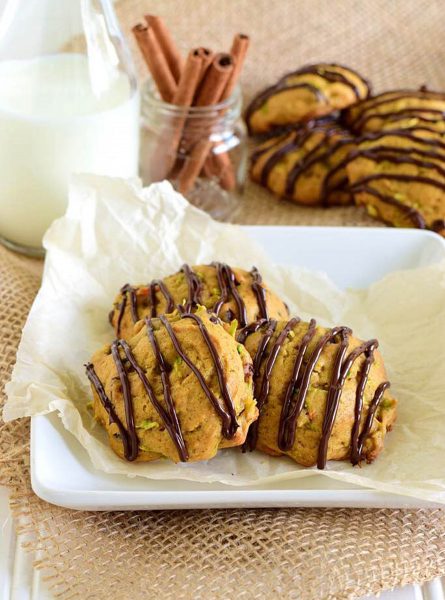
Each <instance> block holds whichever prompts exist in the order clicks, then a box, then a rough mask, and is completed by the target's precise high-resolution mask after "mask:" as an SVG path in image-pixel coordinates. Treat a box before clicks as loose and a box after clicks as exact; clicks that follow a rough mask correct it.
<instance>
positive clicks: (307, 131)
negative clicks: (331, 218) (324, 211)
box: [250, 121, 355, 206]
mask: <svg viewBox="0 0 445 600" xmlns="http://www.w3.org/2000/svg"><path fill="white" fill-rule="evenodd" d="M354 148H355V143H354V140H353V139H352V138H351V136H350V134H349V133H348V132H346V131H345V130H343V129H342V128H340V127H339V126H338V125H336V124H335V123H334V122H332V121H330V122H324V123H319V122H316V121H313V122H311V123H309V124H308V125H306V126H303V127H300V128H299V129H297V130H294V131H291V132H288V133H285V134H282V135H279V136H276V137H275V138H273V139H268V140H267V141H265V142H264V143H263V144H261V145H260V146H259V147H258V148H257V149H256V150H255V152H254V153H253V155H252V159H251V169H250V175H251V178H252V179H253V181H256V182H258V183H259V184H261V185H262V186H264V187H266V188H268V189H269V190H270V191H271V192H273V193H274V194H276V195H277V196H280V197H284V198H287V199H288V200H292V201H293V202H297V203H300V204H305V205H324V206H330V205H335V204H337V205H338V204H350V203H352V196H351V194H350V193H349V192H348V191H347V190H346V189H345V184H347V182H348V179H347V176H346V171H345V169H344V168H342V167H341V164H342V162H343V161H344V159H345V157H346V156H347V155H348V154H349V152H350V151H351V150H352V149H354Z"/></svg>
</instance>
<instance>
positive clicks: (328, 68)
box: [245, 63, 370, 133]
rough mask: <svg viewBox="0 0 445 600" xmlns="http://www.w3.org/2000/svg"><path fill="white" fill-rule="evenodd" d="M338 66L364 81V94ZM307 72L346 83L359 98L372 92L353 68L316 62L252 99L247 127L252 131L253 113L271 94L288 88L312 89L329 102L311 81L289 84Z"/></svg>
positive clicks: (246, 117) (320, 97)
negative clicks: (294, 78)
mask: <svg viewBox="0 0 445 600" xmlns="http://www.w3.org/2000/svg"><path fill="white" fill-rule="evenodd" d="M338 68H342V69H345V70H346V71H347V72H350V73H351V74H353V75H355V76H356V77H358V78H359V79H360V80H361V81H362V83H363V84H364V85H365V86H366V93H365V94H364V95H363V96H362V95H361V94H360V91H359V89H358V88H357V86H356V85H355V84H354V82H353V81H352V80H350V79H348V77H347V76H346V75H345V74H343V73H340V72H338V71H337V70H336V69H338ZM306 74H313V75H317V76H318V77H322V78H323V79H325V80H326V81H330V82H332V83H342V84H344V85H346V86H347V87H349V88H350V89H352V91H353V92H354V95H355V97H356V98H357V100H360V99H361V98H363V97H364V98H366V97H367V96H368V95H369V92H370V85H369V82H368V81H367V80H366V79H364V78H363V77H362V76H361V75H359V74H358V73H357V72H356V71H354V70H353V69H350V68H349V67H345V66H343V65H339V64H334V63H332V64H315V65H307V66H304V67H301V68H300V69H297V70H296V71H293V72H291V73H287V74H286V75H284V76H283V77H282V78H281V79H280V80H279V81H278V82H277V83H276V84H275V85H272V86H270V87H268V88H266V89H265V90H264V91H262V92H261V93H260V94H258V95H257V96H256V97H255V98H254V99H253V100H252V101H251V103H250V104H249V106H248V107H247V110H246V113H245V120H246V123H247V127H248V129H249V132H250V133H251V125H250V119H251V117H252V115H253V113H254V112H255V111H256V110H258V109H259V108H261V106H262V105H263V104H264V102H266V101H267V100H268V99H269V98H270V97H271V96H274V95H275V94H278V93H281V92H285V91H287V90H292V89H298V88H306V89H308V90H310V91H311V92H313V94H314V96H315V97H316V99H317V100H319V101H320V102H324V103H327V102H328V99H327V97H326V96H325V94H324V93H323V92H322V91H321V90H319V89H318V88H317V87H315V86H313V85H311V84H309V83H300V84H297V83H295V84H289V82H288V79H290V78H292V77H295V76H298V75H306Z"/></svg>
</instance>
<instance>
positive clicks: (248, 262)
mask: <svg viewBox="0 0 445 600" xmlns="http://www.w3.org/2000/svg"><path fill="white" fill-rule="evenodd" d="M44 245H45V247H46V249H47V256H46V263H45V269H44V276H43V282H42V287H41V289H40V291H39V293H38V295H37V298H36V300H35V302H34V305H33V307H32V309H31V312H30V314H29V318H28V320H27V323H26V326H25V328H24V330H23V338H22V341H21V344H20V347H19V350H18V355H17V364H16V366H15V368H14V372H13V376H12V381H11V382H10V383H9V384H8V385H7V388H6V389H7V393H8V402H7V404H6V407H5V410H4V415H3V416H4V418H5V419H6V420H10V419H15V418H18V417H23V416H32V415H39V414H46V413H49V412H52V411H57V412H58V414H59V416H60V418H61V419H62V422H63V424H64V426H65V427H66V429H68V431H70V432H71V433H72V434H73V435H75V436H76V438H77V439H78V440H79V442H80V443H81V444H82V446H84V448H85V449H86V450H87V452H88V454H89V456H90V458H91V460H92V462H93V464H94V466H95V467H96V468H98V469H100V470H103V471H106V472H108V473H120V474H124V475H128V476H143V477H148V478H153V479H188V480H191V481H200V482H221V483H224V484H229V485H236V486H239V485H253V484H263V483H269V482H273V481H279V480H283V479H292V478H294V479H296V478H299V477H307V476H311V475H313V474H315V473H317V474H319V475H322V476H325V477H330V478H333V479H338V480H341V481H344V482H349V483H352V484H358V485H361V486H366V487H368V488H372V489H375V490H384V491H388V492H395V493H399V494H405V495H409V496H414V497H417V498H422V499H425V500H431V501H434V502H439V503H444V504H445V468H444V467H445V436H444V432H445V368H444V364H445V344H444V334H445V260H444V261H443V262H442V263H440V264H436V265H433V266H430V267H425V268H419V269H412V270H405V271H401V272H395V273H392V274H390V275H388V276H386V277H385V278H384V279H382V280H381V281H379V282H377V283H375V284H373V285H372V286H371V287H370V288H369V289H367V290H349V291H342V290H339V289H337V288H336V286H335V285H334V284H333V283H332V282H331V281H330V280H329V279H328V277H327V276H326V275H325V274H323V273H314V272H309V271H307V270H305V269H301V268H285V267H280V266H277V265H275V264H272V263H271V262H270V261H269V260H268V258H267V256H266V255H265V253H264V252H263V251H262V249H260V248H259V247H258V246H257V245H256V243H254V242H252V241H251V240H250V239H249V238H248V236H247V234H246V233H245V232H243V230H242V229H241V228H239V227H237V226H233V225H227V224H221V223H216V222H214V221H213V220H212V219H211V218H210V217H209V216H208V215H206V214H205V213H202V212H200V211H199V210H197V209H195V208H194V207H192V206H190V205H189V204H188V203H187V201H186V200H185V199H184V198H183V197H182V196H180V195H179V194H177V193H175V192H174V191H173V189H172V188H171V186H170V184H168V183H167V182H162V183H159V184H154V185H152V186H151V187H149V188H145V189H142V188H141V185H140V183H139V181H138V180H131V181H130V180H119V179H111V178H104V177H95V176H84V175H82V176H77V177H76V178H74V179H73V182H72V186H71V188H70V199H69V206H68V209H67V213H66V215H65V216H64V217H62V218H60V219H58V220H57V221H56V222H54V224H53V225H52V226H51V228H50V229H49V231H48V232H47V234H46V236H45V240H44ZM333 251H335V249H333ZM388 251H390V249H388ZM212 260H221V261H226V262H228V263H231V264H233V265H236V266H241V267H244V268H250V267H251V266H252V265H253V264H255V265H256V266H257V267H258V268H259V269H260V270H261V272H262V274H263V276H264V278H265V279H266V280H267V282H268V283H269V285H270V286H271V287H272V288H273V289H275V290H276V291H277V292H278V293H280V294H281V295H282V296H283V297H284V299H285V300H286V301H287V302H288V304H289V306H290V308H291V310H292V311H293V312H294V313H295V314H298V315H299V316H301V317H302V318H304V319H308V318H309V317H315V318H317V320H318V321H319V322H320V323H321V324H324V325H338V324H347V325H349V326H351V327H352V328H353V329H354V334H355V335H357V336H358V337H361V338H365V339H368V338H371V337H377V338H378V339H379V341H380V349H381V352H382V354H383V357H384V359H385V363H386V366H387V369H388V373H389V378H390V380H391V382H392V392H393V394H394V395H395V396H396V397H398V399H399V413H398V420H397V423H396V426H395V428H394V430H393V432H391V433H390V434H389V435H388V436H387V439H386V445H385V450H384V452H383V453H382V455H381V456H380V457H379V458H378V459H377V460H376V461H375V462H374V463H373V464H372V465H364V466H362V467H361V468H360V467H352V465H350V464H348V463H346V462H344V463H343V462H342V463H335V462H331V463H329V464H328V468H327V469H326V470H324V471H317V470H316V469H304V468H300V467H298V466H297V465H296V464H295V463H293V462H292V461H290V460H289V459H287V458H271V457H268V456H266V455H263V454H260V453H256V452H255V453H252V454H241V452H239V451H238V450H237V449H235V450H225V451H223V452H220V453H219V454H218V456H217V457H216V458H214V459H213V460H211V461H208V462H204V463H191V464H180V465H175V464H173V463H170V462H167V461H162V460H161V461H156V462H153V463H147V464H132V463H127V462H125V461H123V460H121V459H119V458H118V457H117V456H116V455H115V454H114V453H113V452H112V451H111V450H110V449H109V447H108V445H107V443H106V436H105V434H104V432H103V431H102V429H101V428H100V427H99V426H98V425H96V424H94V423H93V419H92V417H91V414H90V413H89V412H88V410H87V408H86V405H87V403H88V402H89V401H90V400H91V393H90V388H89V384H88V382H87V379H86V377H85V373H84V368H83V364H84V363H85V362H86V361H87V360H88V359H89V358H90V356H91V354H92V353H93V352H94V351H95V350H96V349H97V348H98V347H100V346H101V345H102V344H104V343H107V342H109V341H111V339H112V336H113V332H112V330H111V328H110V326H109V324H108V321H107V314H108V311H109V310H110V307H111V303H112V301H113V298H114V296H115V294H116V292H117V290H118V289H119V288H120V287H121V286H122V285H123V284H124V283H126V282H132V283H138V282H146V281H148V280H150V279H152V278H154V277H161V276H163V275H167V274H169V273H172V272H174V271H176V270H177V269H178V268H179V266H180V265H181V264H182V263H183V262H189V263H191V264H198V263H205V262H210V261H212ZM296 485H297V484H296Z"/></svg>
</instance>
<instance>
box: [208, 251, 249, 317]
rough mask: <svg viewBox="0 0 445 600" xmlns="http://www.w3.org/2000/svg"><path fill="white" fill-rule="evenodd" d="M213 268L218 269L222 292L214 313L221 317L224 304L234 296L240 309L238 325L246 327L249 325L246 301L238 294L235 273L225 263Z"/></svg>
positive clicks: (214, 264) (215, 265)
mask: <svg viewBox="0 0 445 600" xmlns="http://www.w3.org/2000/svg"><path fill="white" fill-rule="evenodd" d="M212 266H214V267H215V269H216V276H217V278H218V285H219V289H220V290H221V297H220V299H219V300H218V301H217V302H216V303H215V305H214V307H213V312H214V313H215V314H216V315H217V316H219V313H220V311H221V308H222V306H223V304H225V303H226V302H228V301H229V298H230V294H232V297H233V299H234V300H235V304H236V306H237V308H238V324H239V325H240V327H245V326H246V325H247V309H246V304H245V302H244V300H243V299H242V297H241V296H240V294H239V292H238V289H237V283H238V282H237V281H236V278H235V273H234V272H233V271H232V269H231V268H230V267H229V265H226V264H224V263H219V262H215V263H212Z"/></svg>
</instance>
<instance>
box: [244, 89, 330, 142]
mask: <svg viewBox="0 0 445 600" xmlns="http://www.w3.org/2000/svg"><path fill="white" fill-rule="evenodd" d="M298 89H306V90H308V91H309V92H312V94H313V95H314V97H315V98H316V100H318V101H319V102H324V103H325V104H327V102H328V99H327V98H326V96H325V95H324V94H323V92H322V91H321V90H319V89H318V88H317V87H315V86H314V85H311V84H310V83H297V84H292V85H286V84H285V83H283V82H278V83H276V84H275V85H272V86H271V87H269V88H267V89H265V90H264V91H263V92H261V93H260V94H258V96H256V97H255V98H254V99H253V100H252V102H251V103H250V104H249V106H248V107H247V109H246V113H245V116H244V118H245V120H246V123H247V129H248V130H249V133H252V130H251V124H250V119H251V118H252V115H253V113H254V112H255V111H256V110H258V109H259V108H261V106H262V105H263V104H264V103H265V102H267V100H269V98H271V97H272V96H275V95H276V94H281V93H283V92H289V91H292V90H298ZM309 118H312V116H310V117H309Z"/></svg>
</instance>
